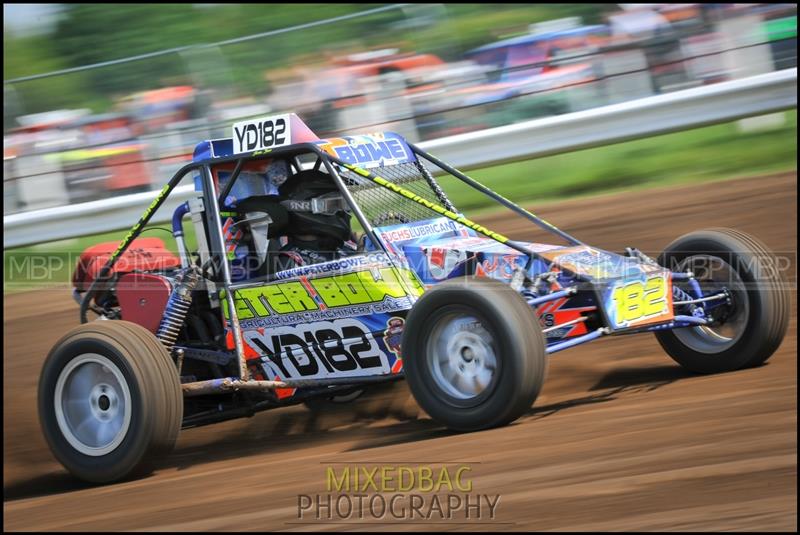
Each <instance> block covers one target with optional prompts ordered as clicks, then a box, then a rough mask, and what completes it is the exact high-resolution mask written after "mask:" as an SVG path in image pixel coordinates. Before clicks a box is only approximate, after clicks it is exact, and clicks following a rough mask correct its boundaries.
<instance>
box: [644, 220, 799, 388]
mask: <svg viewBox="0 0 800 535" xmlns="http://www.w3.org/2000/svg"><path fill="white" fill-rule="evenodd" d="M720 261H721V262H720ZM658 263H659V264H661V265H662V266H665V267H667V268H669V269H671V270H673V271H685V270H686V269H688V268H692V267H693V266H697V265H700V266H701V271H703V272H704V273H700V274H698V273H697V272H695V275H696V276H697V277H698V282H700V285H701V287H702V286H703V285H709V284H711V285H714V284H717V285H720V284H721V283H722V282H723V281H727V282H726V286H729V287H730V288H729V289H730V293H731V302H730V304H729V305H726V307H727V308H725V309H723V310H722V312H721V313H722V314H723V315H724V317H725V318H726V319H725V320H724V321H723V322H721V323H720V325H719V326H716V327H714V326H712V327H684V328H680V329H673V330H665V331H657V332H656V333H655V335H656V339H657V340H658V342H659V344H661V347H663V348H664V350H665V351H666V352H667V354H668V355H669V356H670V357H672V358H673V359H674V360H675V361H676V362H678V364H680V365H681V366H683V367H684V368H686V369H687V370H690V371H692V372H696V373H703V374H709V373H721V372H727V371H733V370H739V369H743V368H750V367H754V366H759V365H761V364H763V363H764V362H766V360H767V359H768V358H769V357H770V356H772V354H773V353H774V352H775V351H776V350H777V349H778V346H779V345H780V344H781V341H782V340H783V337H784V335H785V334H786V330H787V328H788V325H789V313H790V301H791V296H790V293H789V288H788V286H787V284H786V282H785V281H784V279H783V278H782V276H781V274H780V272H779V270H778V269H777V268H776V265H777V264H776V262H775V257H774V255H773V253H772V252H771V251H770V250H769V249H768V248H767V247H766V246H765V245H764V244H763V243H762V242H760V241H759V240H757V239H756V238H753V237H752V236H749V235H747V234H745V233H743V232H739V231H736V230H732V229H726V228H715V229H708V230H701V231H697V232H691V233H689V234H686V235H684V236H681V237H680V238H678V239H677V240H675V241H673V242H672V243H670V244H669V245H668V246H667V247H666V249H665V250H664V252H663V253H661V255H660V256H659V258H658ZM726 264H727V265H726ZM703 266H705V267H703ZM706 268H707V269H706ZM703 293H704V295H708V292H706V291H705V289H704V292H703ZM710 313H711V314H712V316H713V315H714V311H713V309H711V311H710Z"/></svg>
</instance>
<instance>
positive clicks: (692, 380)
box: [3, 173, 797, 531]
mask: <svg viewBox="0 0 800 535" xmlns="http://www.w3.org/2000/svg"><path fill="white" fill-rule="evenodd" d="M540 212H541V215H542V216H544V217H545V218H546V219H548V220H550V221H552V222H554V223H556V224H557V225H559V226H560V227H561V228H564V229H565V230H567V231H569V232H571V233H573V234H575V235H576V236H578V237H579V238H581V239H583V240H584V241H586V242H588V243H590V244H593V245H596V246H599V247H603V248H606V249H609V250H616V251H620V250H622V248H623V247H624V246H626V245H630V246H636V247H639V248H640V249H642V250H644V251H646V252H649V253H653V254H656V253H657V252H658V251H660V250H661V249H662V248H663V247H664V246H665V245H666V244H667V243H669V242H670V241H671V240H672V239H674V238H675V237H677V236H679V235H681V234H683V233H686V232H689V231H691V230H695V229H699V228H704V227H711V226H729V227H735V228H738V229H740V230H743V231H745V232H748V233H751V234H753V235H755V236H757V237H758V238H760V239H762V240H763V241H764V242H766V244H767V245H768V246H769V247H770V248H771V249H772V250H773V251H776V252H782V253H789V254H790V255H791V256H792V258H794V256H795V255H796V251H797V235H796V231H795V228H796V225H797V178H796V173H791V174H782V175H773V176H770V177H761V178H758V179H753V180H739V181H730V182H724V183H714V184H706V185H701V186H687V187H680V188H673V189H665V190H648V191H644V192H635V193H625V194H619V195H613V196H605V197H596V198H592V199H586V200H579V201H572V202H564V203H561V204H554V205H549V206H547V207H545V208H544V209H542V210H540ZM515 221H516V220H515ZM481 222H482V223H484V224H486V225H487V226H489V228H492V229H495V230H498V231H501V232H506V233H509V234H510V235H511V236H512V237H517V238H522V237H523V236H524V235H522V234H520V229H522V228H523V227H522V226H521V225H518V224H516V222H512V221H509V220H508V219H501V218H498V217H487V218H484V219H483V220H482V221H481ZM527 237H528V239H530V234H528V235H527ZM536 237H537V238H538V236H536ZM795 272H796V263H795V262H794V261H793V262H792V266H791V268H790V270H789V279H790V280H791V283H792V287H793V295H794V296H795V297H794V298H793V299H795V301H794V302H793V307H792V308H793V310H794V308H795V306H796V295H797V294H796V276H795ZM4 309H5V320H4V334H5V336H4V343H3V350H4V359H3V375H4V379H3V387H4V388H3V402H4V407H3V419H4V422H3V426H4V438H3V461H4V471H3V494H4V504H3V510H4V522H3V523H4V528H5V529H6V530H225V531H230V530H259V531H262V530H291V529H303V530H329V529H368V530H375V529H406V530H407V529H420V530H459V529H462V530H463V529H469V530H491V529H526V530H626V531H631V530H787V531H796V529H797V503H796V502H797V401H796V400H797V362H796V355H797V336H796V333H797V322H796V315H795V313H794V312H793V313H792V320H791V324H790V329H789V333H788V335H787V337H786V339H785V340H784V342H783V345H782V346H781V347H780V349H779V350H778V352H777V353H776V354H775V355H773V357H772V358H771V359H770V361H769V362H768V363H767V364H766V365H765V366H762V367H760V368H757V369H751V370H744V371H738V372H733V373H728V374H722V375H717V376H695V375H691V374H689V373H686V372H684V371H683V370H682V369H681V368H680V367H678V365H677V364H675V363H673V361H672V360H671V359H669V357H667V356H666V355H665V354H664V352H663V351H662V350H661V348H660V346H658V344H657V343H656V341H655V339H654V338H653V337H652V336H651V335H638V336H632V337H619V338H614V339H606V340H600V341H599V342H595V343H591V344H588V345H585V346H581V347H578V348H576V349H572V350H569V351H566V352H563V353H559V354H557V355H555V356H554V357H553V358H552V360H551V362H550V368H549V372H548V379H547V381H546V382H545V387H544V391H543V393H542V395H541V396H540V397H539V398H538V399H537V401H536V403H535V404H534V406H533V407H532V408H531V409H530V411H529V412H528V413H527V414H526V415H525V416H524V417H523V418H521V419H520V420H518V421H517V422H515V423H514V424H513V425H511V426H508V427H506V428H502V429H495V430H490V431H484V432H480V433H472V434H462V435H458V434H451V433H448V432H446V431H444V430H442V429H441V428H440V427H439V426H438V425H436V424H435V423H433V422H432V421H431V420H430V419H428V418H427V416H425V415H424V414H418V410H417V409H416V406H415V404H414V402H413V400H411V399H410V396H409V394H408V391H407V387H406V386H405V384H404V383H397V384H396V385H394V386H393V387H392V388H391V389H389V390H388V391H385V392H381V393H375V394H373V395H371V396H370V397H368V398H366V399H362V400H360V401H358V402H356V404H354V405H351V406H349V407H348V408H346V409H345V410H339V409H336V410H333V411H331V412H330V413H327V414H324V415H322V416H320V417H314V416H312V414H311V413H310V412H309V411H308V410H306V409H305V408H304V407H302V406H298V407H290V408H285V409H279V410H276V411H272V412H265V413H260V414H258V415H256V416H255V417H253V418H250V419H243V420H235V421H231V422H226V423H222V424H216V425H212V426H208V427H204V428H199V429H191V430H186V431H183V432H182V433H181V436H180V438H179V441H178V445H177V448H176V450H175V451H174V452H173V454H172V455H171V456H169V457H168V458H166V459H164V461H163V462H162V464H161V466H160V467H159V468H158V469H157V470H156V471H155V472H154V473H153V474H152V475H150V476H148V477H146V478H144V479H140V480H137V481H129V482H124V483H120V484H115V485H111V486H105V487H94V488H93V487H89V486H85V485H83V484H81V483H79V482H77V481H76V480H74V479H73V478H72V477H71V476H69V475H68V474H67V473H66V471H65V470H64V469H62V468H61V466H60V465H59V464H58V463H57V462H56V461H55V460H54V459H53V458H52V456H51V454H50V452H49V450H48V449H47V447H46V445H45V443H44V441H43V439H42V437H41V434H40V431H39V428H38V420H37V417H36V385H37V379H38V374H39V370H40V368H41V364H42V361H43V358H44V356H45V355H46V353H47V351H48V350H49V349H50V347H51V345H52V344H53V343H54V342H55V341H56V340H57V339H58V338H59V337H60V336H61V335H62V334H63V332H64V331H65V330H67V329H68V328H69V327H71V326H72V325H75V324H77V322H78V314H77V307H76V305H75V304H74V302H72V301H71V299H70V297H69V293H68V291H66V290H59V291H54V290H47V291H44V290H42V291H37V292H29V293H23V294H15V295H11V296H6V297H5V298H4ZM46 310H47V311H49V312H48V313H47V315H46V316H43V315H39V314H43V313H44V312H45V311H46ZM345 462H346V463H352V464H354V465H355V464H359V465H362V466H363V465H364V464H366V463H369V466H370V467H372V466H380V465H394V466H397V465H399V464H400V463H404V464H406V465H407V466H411V467H419V466H420V465H425V464H427V465H432V466H433V467H434V468H435V469H436V470H438V469H439V468H440V467H441V466H443V465H442V464H441V463H444V462H449V463H456V464H451V465H450V466H456V465H462V464H467V465H468V466H469V467H470V468H471V472H470V473H469V474H470V476H471V478H470V479H471V481H472V485H473V488H472V493H473V494H487V495H490V496H492V497H493V496H494V495H496V494H499V495H500V501H499V502H498V504H497V507H496V510H495V519H494V521H489V519H488V517H487V513H486V512H485V510H484V512H483V517H482V519H481V520H474V516H475V515H474V514H473V520H465V518H464V516H463V513H462V514H461V516H460V517H459V516H458V514H457V513H456V514H454V518H453V519H452V520H449V521H448V520H444V521H442V520H437V519H438V518H439V517H438V516H437V515H434V516H433V517H432V520H430V521H426V522H423V521H422V520H419V519H416V520H413V521H404V522H402V523H394V524H386V525H385V526H384V525H381V524H380V523H375V522H384V521H385V520H376V519H374V518H369V515H367V517H368V518H367V519H368V520H370V522H372V523H361V524H359V523H358V522H359V520H358V518H357V516H355V515H354V516H353V517H351V518H350V519H349V520H348V521H349V522H351V523H347V524H338V523H325V522H323V521H317V520H315V519H314V517H313V514H309V513H307V514H306V516H305V517H304V518H303V519H299V518H298V495H299V494H308V495H312V494H316V493H322V494H323V495H324V494H326V493H327V491H326V487H325V485H326V481H325V469H326V467H328V466H338V467H343V466H346V465H344V464H332V463H345ZM443 493H445V494H446V491H443ZM423 494H425V493H423ZM386 497H387V500H388V498H389V497H390V495H388V494H387V495H386ZM429 497H430V494H428V495H426V499H427V498H429ZM426 503H427V502H426ZM389 520H391V518H389ZM302 522H305V523H302ZM352 522H355V523H352ZM431 522H435V523H431Z"/></svg>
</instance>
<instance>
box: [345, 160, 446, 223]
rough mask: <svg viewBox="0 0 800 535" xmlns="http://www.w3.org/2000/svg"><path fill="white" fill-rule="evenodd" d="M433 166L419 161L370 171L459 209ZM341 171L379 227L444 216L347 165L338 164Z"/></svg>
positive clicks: (356, 196)
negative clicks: (346, 166) (432, 168)
mask: <svg viewBox="0 0 800 535" xmlns="http://www.w3.org/2000/svg"><path fill="white" fill-rule="evenodd" d="M429 166H433V164H431V163H430V162H427V163H423V162H422V161H419V162H409V163H403V164H398V165H391V166H387V167H380V168H377V169H369V171H370V172H371V173H372V174H373V175H376V176H379V177H381V178H383V179H385V180H387V181H389V182H392V183H393V184H397V185H398V186H402V187H403V188H405V189H407V190H409V191H411V192H413V193H414V194H416V195H419V196H420V197H422V198H423V199H425V200H427V201H430V202H432V203H435V204H438V205H439V206H443V207H445V208H447V209H448V210H451V211H453V212H456V211H457V210H456V209H455V207H454V206H453V205H452V203H451V202H450V200H449V199H448V198H447V196H446V195H445V193H444V191H442V189H441V188H440V187H439V185H438V184H437V183H436V181H435V180H434V178H433V176H432V175H431V173H430V168H429ZM337 171H338V172H339V175H340V176H341V177H342V180H343V181H344V183H345V185H346V186H347V189H348V190H349V191H350V193H351V194H352V195H353V197H354V198H355V200H356V204H358V206H359V207H360V208H361V210H362V211H363V212H364V215H365V217H366V218H367V220H368V221H369V222H370V223H371V224H372V225H374V226H376V227H379V226H383V225H396V224H398V223H409V222H413V221H422V220H425V219H431V218H434V217H441V214H438V213H437V212H435V211H434V210H431V209H430V208H427V207H425V206H423V205H421V204H419V203H417V202H414V201H412V200H410V199H407V198H405V197H403V196H402V195H400V194H399V193H395V192H393V191H391V190H389V189H387V188H385V187H384V186H381V185H379V184H376V183H375V182H373V181H371V180H370V179H368V178H364V177H362V176H361V175H358V174H356V173H354V172H352V171H350V170H348V169H346V168H343V167H341V166H338V165H337Z"/></svg>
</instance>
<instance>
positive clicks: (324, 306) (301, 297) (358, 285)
mask: <svg viewBox="0 0 800 535" xmlns="http://www.w3.org/2000/svg"><path fill="white" fill-rule="evenodd" d="M423 291H424V287H423V286H422V285H421V284H420V283H419V281H418V280H417V279H416V277H415V276H414V274H413V272H411V271H410V270H408V269H405V268H394V267H374V268H372V269H366V270H362V271H354V272H352V273H346V274H336V275H331V276H327V277H316V278H308V277H300V280H296V281H285V282H277V283H272V284H267V285H264V286H259V287H256V288H242V289H239V290H236V291H235V293H234V303H235V306H236V313H237V315H238V317H239V321H240V322H241V323H242V326H243V327H245V326H268V325H280V324H287V323H300V322H308V321H314V320H316V319H332V318H335V317H346V316H357V315H366V314H375V313H382V312H391V311H395V310H407V309H409V308H411V304H412V303H413V299H414V298H415V297H417V296H419V295H421V294H422V292H423ZM223 303H224V305H223V313H224V315H225V318H228V317H229V313H228V310H227V303H226V302H225V301H223ZM251 320H252V321H251ZM270 320H273V321H270Z"/></svg>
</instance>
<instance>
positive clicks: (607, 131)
mask: <svg viewBox="0 0 800 535" xmlns="http://www.w3.org/2000/svg"><path fill="white" fill-rule="evenodd" d="M796 107H797V68H793V69H786V70H782V71H777V72H772V73H768V74H762V75H758V76H752V77H749V78H744V79H740V80H734V81H730V82H723V83H718V84H714V85H710V86H705V87H699V88H694V89H687V90H683V91H677V92H674V93H668V94H665V95H658V96H654V97H647V98H642V99H638V100H633V101H629V102H624V103H620V104H613V105H610V106H603V107H599V108H593V109H590V110H585V111H580V112H575V113H569V114H566V115H559V116H555V117H547V118H544V119H536V120H533V121H527V122H524V123H518V124H513V125H509V126H502V127H499V128H492V129H489V130H483V131H480V132H471V133H468V134H461V135H457V136H452V137H447V138H442V139H436V140H432V141H426V142H423V143H420V144H419V146H420V148H422V149H423V150H425V151H428V152H431V153H432V154H434V155H435V156H436V157H437V158H439V159H441V160H444V161H446V162H447V163H449V164H451V165H453V166H454V167H457V168H459V169H464V170H466V169H471V168H478V167H485V166H488V165H496V164H500V163H507V162H512V161H517V160H524V159H530V158H538V157H542V156H549V155H552V154H559V153H564V152H570V151H575V150H580V149H586V148H590V147H597V146H600V145H608V144H612V143H618V142H620V141H627V140H630V139H637V138H642V137H647V136H654V135H658V134H665V133H669V132H675V131H678V130H685V129H689V128H696V127H700V126H706V125H710V124H715V123H721V122H726V121H732V120H736V119H741V118H744V117H750V116H755V115H762V114H766V113H772V112H776V111H781V110H786V109H790V108H796ZM478 178H480V177H478ZM194 194H195V193H194V190H193V188H192V187H191V186H181V187H180V188H177V189H176V191H175V192H174V193H173V194H172V195H171V196H170V198H169V199H167V201H165V203H164V205H163V206H162V207H161V209H159V210H158V211H157V212H156V214H155V216H154V217H153V219H152V222H154V223H160V222H164V221H169V220H170V218H171V215H172V211H173V210H174V208H175V207H177V206H178V204H180V203H182V202H183V201H185V200H186V199H188V198H189V197H191V196H192V195H194ZM155 195H156V192H155V191H154V192H149V193H137V194H134V195H127V196H124V197H116V198H110V199H105V200H101V201H93V202H87V203H82V204H75V205H71V206H59V207H55V208H45V209H42V210H33V211H29V212H23V213H19V214H12V215H8V216H4V217H3V231H4V238H3V247H4V248H8V247H18V246H22V245H29V244H34V243H40V242H47V241H52V240H59V239H65V238H73V237H78V236H85V235H90V234H96V233H99V232H107V231H111V230H117V229H123V228H128V227H130V226H132V225H133V224H134V223H135V222H136V221H138V219H139V217H140V216H141V214H142V212H143V211H144V209H145V208H146V207H147V205H148V204H149V203H150V202H151V200H152V199H153V198H154V197H155Z"/></svg>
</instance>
